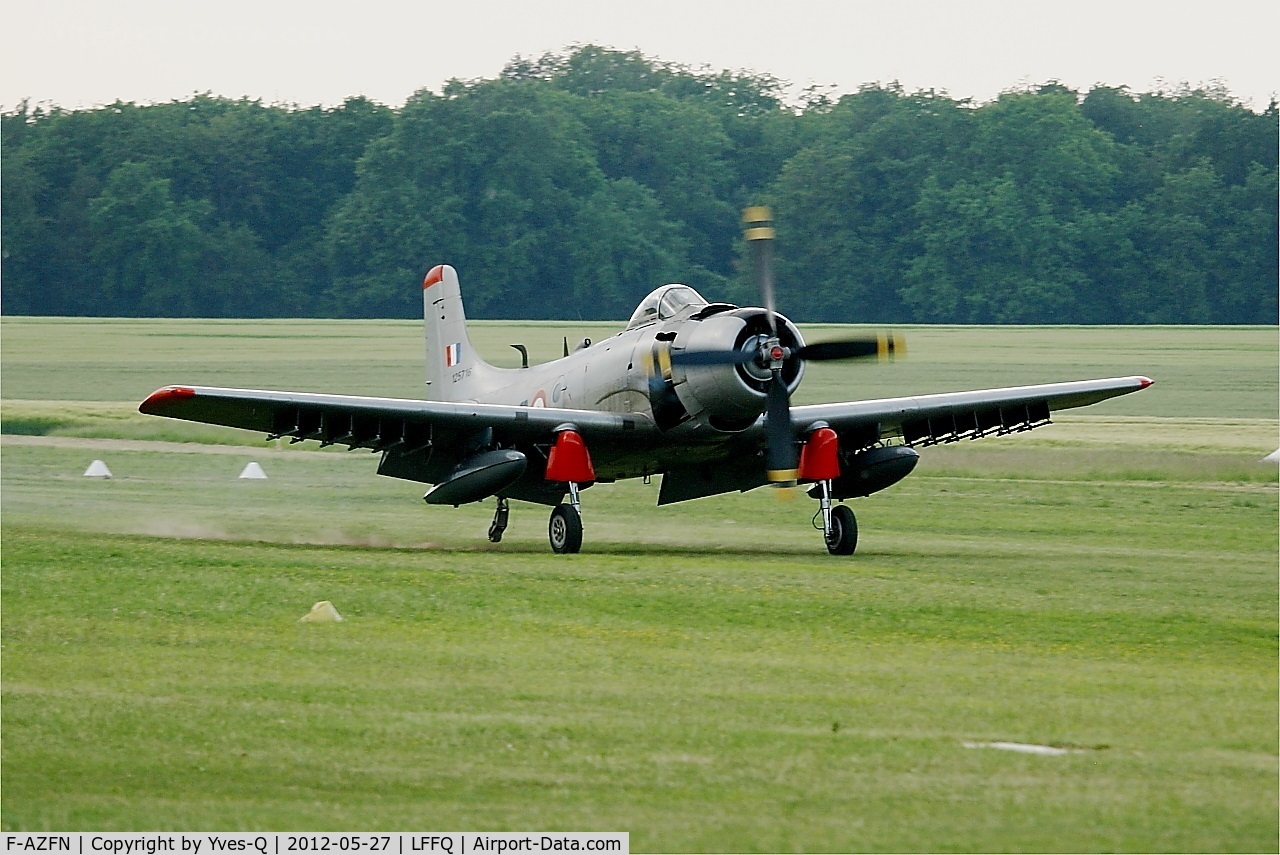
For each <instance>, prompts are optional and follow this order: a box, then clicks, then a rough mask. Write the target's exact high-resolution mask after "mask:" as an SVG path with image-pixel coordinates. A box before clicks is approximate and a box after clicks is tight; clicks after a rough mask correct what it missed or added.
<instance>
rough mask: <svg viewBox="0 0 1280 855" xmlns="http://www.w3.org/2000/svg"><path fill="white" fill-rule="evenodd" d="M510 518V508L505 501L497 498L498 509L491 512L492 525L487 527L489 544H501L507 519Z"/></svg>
mask: <svg viewBox="0 0 1280 855" xmlns="http://www.w3.org/2000/svg"><path fill="white" fill-rule="evenodd" d="M510 516H511V508H510V507H509V506H508V505H507V500H506V499H504V498H502V497H501V496H499V497H498V509H497V510H496V511H494V512H493V523H492V524H491V525H490V526H489V542H490V543H501V542H502V533H503V532H505V531H506V530H507V519H508V518H509V517H510Z"/></svg>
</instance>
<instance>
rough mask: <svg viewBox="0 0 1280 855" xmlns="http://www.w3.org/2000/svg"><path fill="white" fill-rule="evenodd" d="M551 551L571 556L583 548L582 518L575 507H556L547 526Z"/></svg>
mask: <svg viewBox="0 0 1280 855" xmlns="http://www.w3.org/2000/svg"><path fill="white" fill-rule="evenodd" d="M547 536H548V537H549V538H550V540H551V551H552V552H554V553H556V554H557V555H571V554H573V553H575V552H577V551H578V550H579V549H581V548H582V516H581V515H580V514H579V513H578V509H577V508H575V507H574V506H573V505H556V507H555V510H553V511H552V512H551V522H550V523H549V524H548V525H547Z"/></svg>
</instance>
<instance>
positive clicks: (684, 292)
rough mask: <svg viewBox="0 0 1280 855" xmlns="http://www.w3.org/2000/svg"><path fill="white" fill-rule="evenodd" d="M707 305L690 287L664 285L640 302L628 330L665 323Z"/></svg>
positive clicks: (628, 324)
mask: <svg viewBox="0 0 1280 855" xmlns="http://www.w3.org/2000/svg"><path fill="white" fill-rule="evenodd" d="M706 305H707V301H706V300H704V299H702V295H701V294H699V293H698V292H697V291H695V290H693V289H692V288H690V287H689V286H688V285H663V286H662V287H661V288H655V289H653V290H652V291H650V292H649V296H648V297H645V298H644V299H643V300H641V301H640V305H639V306H637V307H636V311H635V314H633V315H632V316H631V320H630V321H629V322H628V323H627V329H635V328H636V327H642V326H644V325H645V324H650V323H653V322H654V321H665V320H667V319H668V318H674V317H675V316H676V315H679V314H681V313H682V312H683V313H686V314H688V313H689V310H690V309H693V310H694V311H696V310H698V309H701V308H702V307H703V306H706Z"/></svg>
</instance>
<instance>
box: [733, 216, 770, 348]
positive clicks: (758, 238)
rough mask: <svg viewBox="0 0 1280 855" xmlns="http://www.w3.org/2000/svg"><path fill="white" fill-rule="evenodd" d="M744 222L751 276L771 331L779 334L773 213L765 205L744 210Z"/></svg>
mask: <svg viewBox="0 0 1280 855" xmlns="http://www.w3.org/2000/svg"><path fill="white" fill-rule="evenodd" d="M742 222H743V223H744V224H745V225H746V227H747V228H746V229H745V230H744V232H743V235H744V236H745V237H746V239H747V246H748V247H750V251H751V275H752V277H753V278H754V279H755V282H756V288H757V290H759V292H760V300H761V301H762V302H763V303H764V310H765V315H766V316H767V317H768V319H769V331H770V332H771V333H773V335H777V334H778V321H777V319H776V318H775V317H774V315H775V314H777V310H776V309H775V308H774V302H773V238H774V234H775V233H774V230H773V212H772V211H770V210H769V209H768V208H767V207H765V206H763V205H756V206H753V207H750V208H744V209H743V211H742Z"/></svg>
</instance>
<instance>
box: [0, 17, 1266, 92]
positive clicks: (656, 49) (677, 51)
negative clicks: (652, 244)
mask: <svg viewBox="0 0 1280 855" xmlns="http://www.w3.org/2000/svg"><path fill="white" fill-rule="evenodd" d="M0 14H2V17H0V21H2V22H3V25H4V30H5V47H4V49H3V51H0V106H3V107H4V108H5V109H11V108H13V107H14V106H15V105H16V104H17V103H18V102H19V101H20V100H21V99H23V98H29V99H31V101H32V103H33V104H35V103H42V102H43V103H50V102H51V103H53V104H57V105H59V106H63V107H72V108H74V107H89V106H95V105H100V104H107V103H111V102H113V101H116V100H121V101H135V102H139V103H149V102H156V101H169V100H174V99H184V98H186V97H188V96H190V95H191V94H192V93H194V92H205V91H209V92H212V93H213V94H215V95H223V96H228V97H239V96H246V95H247V96H249V97H251V98H261V99H262V100H264V101H267V102H271V103H296V104H301V105H304V106H310V105H313V104H325V105H331V104H336V103H340V102H341V101H342V100H343V99H344V98H345V97H346V96H348V95H355V94H360V95H367V96H369V97H370V98H373V99H374V100H376V101H380V102H382V103H384V104H390V105H395V106H398V105H400V104H402V103H403V102H404V100H405V99H406V98H407V97H408V96H409V95H410V94H412V93H413V92H414V91H416V90H419V89H423V88H427V89H431V90H433V91H439V89H440V87H441V85H442V84H443V83H444V82H445V81H446V80H449V79H450V78H454V77H458V78H464V79H470V78H480V77H493V76H496V75H497V74H498V73H499V72H500V71H501V70H502V67H503V65H505V64H506V62H507V61H508V60H510V59H511V58H512V57H514V56H515V55H517V54H521V55H524V56H533V57H536V56H540V55H542V54H543V53H546V52H548V51H559V50H561V49H563V48H564V47H566V46H567V45H572V44H586V43H590V44H599V45H604V46H608V47H613V48H618V49H623V50H632V49H639V50H640V51H641V52H643V53H644V54H646V55H648V56H650V57H653V58H656V59H661V60H667V61H673V62H678V63H683V64H688V65H693V66H698V67H701V66H710V67H711V68H713V69H715V70H720V69H724V68H729V69H747V70H751V71H755V72H764V73H769V74H772V75H774V76H775V77H778V78H781V79H783V80H786V81H788V82H790V83H791V84H793V85H794V86H795V87H796V88H797V89H799V88H800V87H804V86H806V85H809V84H817V85H819V86H826V85H834V87H835V89H836V91H837V92H842V93H843V92H851V91H854V90H855V89H856V88H857V87H858V86H859V85H861V84H863V83H867V82H877V81H878V82H889V81H893V80H897V81H899V82H901V83H902V84H903V85H904V86H905V87H906V88H907V89H908V90H915V89H928V88H933V89H942V90H946V91H948V92H949V93H950V94H951V95H952V96H955V97H961V98H974V99H976V100H979V101H985V100H989V99H991V98H993V97H995V96H996V95H997V94H998V93H999V92H1001V91H1002V90H1005V89H1009V88H1012V87H1017V86H1019V85H1023V84H1027V83H1041V82H1044V81H1046V80H1050V79H1056V80H1059V81H1061V82H1063V83H1065V84H1067V85H1069V86H1072V87H1076V88H1084V89H1087V88H1088V87H1090V86H1092V85H1093V84H1095V83H1105V84H1108V85H1116V86H1118V85H1126V86H1128V87H1130V88H1131V89H1132V90H1134V91H1150V90H1152V89H1155V88H1158V87H1160V86H1162V85H1164V86H1174V85H1177V84H1178V83H1180V82H1183V81H1186V82H1189V83H1191V84H1193V85H1194V84H1200V83H1202V82H1209V81H1213V80H1220V81H1222V82H1224V83H1225V84H1226V86H1227V88H1228V89H1229V90H1230V91H1231V92H1232V93H1233V94H1234V95H1235V96H1236V97H1237V98H1240V99H1241V100H1244V101H1247V102H1251V103H1252V106H1253V107H1254V109H1257V110H1261V109H1263V108H1264V107H1266V105H1267V102H1268V100H1269V99H1270V98H1271V96H1272V95H1273V93H1275V92H1277V91H1278V90H1280V82H1278V80H1277V77H1278V75H1277V68H1278V67H1280V63H1277V60H1276V55H1277V53H1278V52H1277V49H1276V48H1277V33H1280V3H1276V2H1274V0H1272V2H1243V0H1215V2H1200V3H1186V2H1168V3H1153V2H1145V0H1144V2H1125V0H1111V2H1099V1H1098V0H1061V2H1054V3H1040V2H1033V0H1021V2H1007V0H956V1H955V2H943V0H897V2H893V0H878V2H860V0H859V1H858V2H854V1H853V0H850V2H836V0H778V2H760V0H733V2H727V0H710V2H705V1H704V0H679V2H672V0H631V2H623V3H615V2H607V0H594V2H588V1H587V0H490V2H486V1H485V0H450V2H436V0H420V2H386V1H385V0H344V2H333V1H332V0H306V2H300V1H299V0H256V2H251V0H215V1H214V2H201V3H193V2H182V0H27V1H26V2H24V0H17V2H13V3H8V4H6V8H5V11H4V12H3V13H0Z"/></svg>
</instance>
